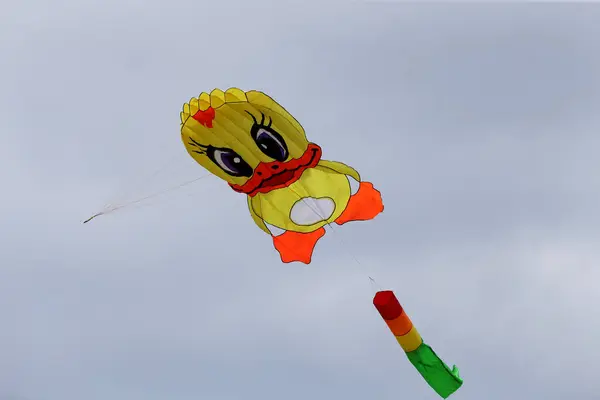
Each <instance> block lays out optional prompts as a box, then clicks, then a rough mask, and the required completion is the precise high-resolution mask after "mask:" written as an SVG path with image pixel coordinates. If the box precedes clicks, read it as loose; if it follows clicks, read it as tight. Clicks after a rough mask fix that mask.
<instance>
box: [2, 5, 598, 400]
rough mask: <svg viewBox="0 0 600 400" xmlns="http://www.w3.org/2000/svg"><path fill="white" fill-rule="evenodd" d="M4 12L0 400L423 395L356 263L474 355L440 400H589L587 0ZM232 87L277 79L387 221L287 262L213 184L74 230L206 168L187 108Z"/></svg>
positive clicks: (456, 359)
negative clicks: (186, 135) (364, 184)
mask: <svg viewBox="0 0 600 400" xmlns="http://www.w3.org/2000/svg"><path fill="white" fill-rule="evenodd" d="M233 10H236V11H235V12H234V11H233ZM3 14H4V15H3V16H2V17H1V18H2V20H1V21H0V51H2V54H3V57H2V60H3V61H2V63H1V66H2V74H0V87H2V88H3V89H2V92H1V93H2V94H1V95H0V106H1V107H0V117H1V118H0V128H1V129H2V146H0V159H1V160H2V161H1V162H0V166H2V168H0V177H2V179H3V181H4V183H5V184H4V187H5V190H4V191H3V194H4V195H3V198H2V204H3V205H4V210H5V213H3V215H2V216H1V222H2V227H3V229H2V230H0V232H1V235H2V239H3V241H4V243H5V246H4V247H3V249H2V251H1V252H0V293H2V295H1V297H0V298H1V299H2V301H0V318H1V321H2V327H3V329H2V330H1V332H0V354H1V357H0V398H2V397H1V395H2V394H5V395H6V397H7V398H11V397H9V396H17V397H19V398H23V399H27V400H29V399H31V400H38V399H39V400H52V399H61V400H63V399H80V398H86V399H90V400H94V399H106V398H115V399H128V400H130V399H145V400H147V399H154V398H156V399H164V398H167V397H168V398H174V399H192V398H211V399H242V398H266V399H270V398H281V397H285V398H289V399H296V398H297V399H300V398H302V399H304V398H325V397H333V398H339V397H344V398H348V399H363V398H367V397H368V398H378V399H396V398H398V397H409V398H424V399H425V398H432V399H433V398H435V393H433V392H432V391H431V390H430V389H429V388H428V387H427V385H426V384H425V383H424V382H422V380H421V379H420V377H419V376H418V375H417V373H416V372H415V371H414V369H413V368H412V366H411V365H410V364H409V363H408V362H407V361H406V360H405V357H404V355H403V354H402V352H401V350H400V349H399V347H398V346H397V345H396V344H395V343H394V339H393V337H391V335H390V334H389V333H388V332H387V331H386V328H385V325H384V324H383V322H382V321H380V318H379V317H378V315H377V314H376V312H375V310H374V309H373V306H372V305H371V296H372V289H371V287H370V285H369V281H368V279H367V278H366V276H367V275H369V274H370V275H372V276H374V277H375V279H377V281H378V283H379V284H381V285H382V286H384V287H386V288H388V287H389V288H392V289H394V290H395V291H396V293H397V294H398V297H399V298H400V301H401V302H402V303H403V304H404V305H405V307H406V310H407V312H408V313H409V314H410V316H411V318H412V319H413V320H414V322H415V324H416V325H417V327H418V328H419V330H420V331H421V333H422V335H423V336H424V338H425V340H426V341H427V342H428V343H430V344H431V345H432V347H433V348H434V349H436V351H437V352H438V353H439V354H440V355H441V356H442V357H443V358H444V359H445V361H446V362H448V363H450V364H452V363H456V364H457V365H458V366H459V367H460V368H461V370H462V371H463V375H464V377H465V385H464V387H463V388H461V389H460V391H459V392H457V393H456V394H455V395H454V396H453V398H456V399H457V400H459V399H465V400H468V399H481V398H485V399H490V400H494V399H506V398H530V399H538V398H539V399H542V398H543V399H545V400H548V399H564V398H566V397H567V396H569V397H570V398H577V399H581V400H587V399H590V400H591V399H593V398H595V397H596V396H597V395H596V393H598V391H599V390H600V387H599V386H598V383H597V381H596V380H595V379H594V377H595V375H596V371H595V360H596V359H597V357H598V355H599V354H598V351H597V350H596V347H595V339H596V338H597V337H598V335H599V334H600V324H599V323H598V322H597V321H596V320H594V319H593V315H594V310H595V309H596V308H597V307H598V306H599V305H600V296H599V294H598V293H600V291H598V281H599V280H600V273H599V272H598V268H597V265H598V262H599V260H600V254H599V251H598V249H597V248H598V246H597V243H598V240H599V239H600V238H599V236H600V235H599V233H598V228H597V226H598V223H599V222H600V221H599V219H598V214H597V210H596V207H597V204H598V203H599V200H600V199H599V197H600V187H599V182H598V178H597V173H596V172H595V171H597V170H598V167H599V166H600V165H599V164H600V161H598V157H596V152H597V149H598V148H599V144H600V143H599V139H598V136H597V135H596V133H597V131H598V128H599V127H600V123H599V119H598V117H597V112H596V108H597V104H598V101H599V100H600V80H599V79H598V77H597V71H598V67H599V66H600V55H599V54H598V52H597V51H596V48H597V43H596V42H597V40H596V38H597V37H598V35H600V32H599V31H600V24H599V23H598V22H599V19H600V14H599V12H598V8H597V7H594V6H592V5H585V6H584V5H572V6H567V5H545V6H541V5H538V6H533V5H527V6H526V5H502V6H501V5H486V6H485V7H483V6H477V5H472V4H471V5H437V6H433V5H431V6H417V5H410V4H396V5H394V4H366V3H365V4H359V3H354V4H352V5H342V4H341V3H338V4H333V3H332V4H329V5H320V6H318V7H317V6H316V5H312V4H310V3H307V4H305V5H303V6H300V5H295V6H292V5H289V6H286V7H283V6H273V5H267V4H266V3H264V6H261V5H259V4H254V3H253V4H252V5H250V4H247V5H245V6H240V5H234V4H233V3H232V4H228V5H223V6H215V5H202V4H199V3H197V2H181V4H179V5H178V6H169V7H167V6H166V3H164V4H163V3H162V2H144V3H143V4H142V3H140V2H133V1H131V2H116V1H115V2H103V3H100V2H95V3H94V2H88V3H86V4H83V3H70V2H66V1H62V2H54V3H53V4H52V5H51V6H50V5H46V4H42V3H39V2H33V1H32V2H27V3H15V4H12V5H11V6H10V8H9V9H8V10H7V11H6V13H3ZM229 86H238V87H241V88H243V89H246V90H248V89H253V88H257V89H262V90H265V91H266V92H268V93H269V94H271V95H273V96H274V97H275V98H276V99H277V100H278V101H280V102H281V103H282V104H283V105H284V106H285V107H286V108H288V109H289V110H290V111H291V112H292V113H293V114H294V115H295V116H296V117H297V118H298V119H299V120H300V121H301V122H302V124H303V125H304V127H305V128H306V130H307V133H308V136H309V139H311V140H313V141H315V142H317V143H319V144H320V145H322V146H323V149H324V152H325V158H327V159H335V160H340V161H345V162H348V164H350V165H352V166H354V167H356V168H357V169H358V170H359V171H360V172H361V174H362V176H363V178H364V179H366V180H369V181H373V182H375V184H376V186H377V187H378V188H380V189H381V191H382V193H383V195H384V201H385V204H386V210H385V212H384V214H382V215H381V216H380V217H379V218H378V219H376V220H374V221H371V222H369V223H355V224H350V225H347V226H344V227H341V228H337V229H335V231H330V232H328V234H327V235H326V236H325V237H324V238H323V239H322V241H321V242H320V243H319V244H318V247H317V250H316V254H315V256H314V263H313V264H312V265H311V266H301V265H282V264H281V263H280V262H279V260H278V256H277V254H276V253H275V251H274V250H273V249H272V248H271V245H270V241H269V238H268V237H265V236H264V235H263V234H261V232H260V231H259V230H258V229H257V228H256V227H255V226H254V225H253V223H252V221H251V219H250V218H249V216H248V213H247V210H246V208H245V199H244V198H243V197H242V196H239V195H235V194H234V193H232V192H231V190H230V189H229V188H227V186H226V185H224V184H223V183H222V182H220V181H218V180H217V179H214V178H212V177H209V178H206V179H203V180H202V181H200V182H198V183H196V184H195V185H193V186H190V187H187V188H184V189H181V190H177V191H175V192H174V193H172V194H170V195H168V196H165V197H163V198H157V199H155V200H153V201H151V202H150V205H149V206H144V207H131V208H129V209H125V210H123V211H119V212H115V213H114V214H112V215H109V216H106V217H102V218H99V219H97V220H96V221H94V223H92V224H89V225H85V226H82V225H81V224H80V221H81V220H83V219H84V218H85V217H86V216H88V215H89V214H91V213H93V212H94V211H95V208H96V207H99V206H101V205H102V203H103V202H104V201H105V200H107V201H111V200H121V198H120V197H119V196H116V195H115V196H113V195H112V193H113V192H115V191H116V192H119V188H122V187H125V188H128V187H129V188H130V189H131V191H132V192H133V193H132V194H130V195H129V198H135V196H136V195H137V196H139V197H141V196H143V195H145V194H147V192H152V191H154V190H157V189H162V188H165V187H168V186H171V185H176V184H178V183H180V182H183V181H185V180H187V179H191V178H194V177H197V176H201V175H203V174H204V172H203V171H202V169H201V168H199V167H198V166H197V165H195V164H194V162H193V161H192V160H191V159H189V157H188V156H187V155H186V154H185V151H184V149H183V146H181V143H180V141H179V132H178V128H179V119H178V112H179V109H180V108H181V105H182V104H183V102H185V101H187V100H188V99H189V98H190V97H192V96H195V95H197V94H198V93H199V92H201V91H204V90H210V89H212V88H214V87H221V88H226V87H229ZM169 160H171V163H170V164H168V166H167V168H166V172H165V173H164V174H162V175H160V176H154V177H151V178H150V179H149V180H148V182H145V183H144V182H139V179H140V178H143V177H147V176H149V175H151V174H152V171H154V170H156V169H157V168H159V167H161V166H162V165H164V164H165V163H166V162H168V161H169ZM173 160H174V161H173ZM134 186H135V187H134ZM138 187H139V188H138ZM111 196H112V197H111ZM132 196H133V197H132ZM231 249H233V250H234V251H232V250H231ZM355 258H356V259H357V260H359V261H358V263H357V262H355V260H354V259H355Z"/></svg>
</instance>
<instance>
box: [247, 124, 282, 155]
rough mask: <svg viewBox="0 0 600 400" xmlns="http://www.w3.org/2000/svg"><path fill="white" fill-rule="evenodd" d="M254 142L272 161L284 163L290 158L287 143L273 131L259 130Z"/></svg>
mask: <svg viewBox="0 0 600 400" xmlns="http://www.w3.org/2000/svg"><path fill="white" fill-rule="evenodd" d="M254 141H255V142H256V145H257V146H258V148H259V149H260V151H262V152H263V153H264V154H266V155H267V156H269V157H271V158H272V159H274V160H277V161H280V162H283V161H285V160H286V159H287V158H288V150H287V146H286V144H285V141H284V140H283V138H282V137H281V136H280V135H279V134H278V133H277V132H275V131H273V130H272V129H266V128H259V129H258V132H257V134H256V135H255V137H254Z"/></svg>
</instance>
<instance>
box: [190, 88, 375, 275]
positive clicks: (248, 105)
mask: <svg viewBox="0 0 600 400" xmlns="http://www.w3.org/2000/svg"><path fill="white" fill-rule="evenodd" d="M312 107H319V104H318V97H317V96H315V97H314V98H313V103H312ZM181 139H182V140H183V144H184V146H185V148H186V150H187V152H188V153H189V155H190V156H191V157H192V158H193V159H194V160H195V161H196V162H197V163H198V164H200V165H201V166H202V167H204V168H205V169H207V170H208V171H209V172H210V173H212V174H213V175H216V176H217V177H219V178H221V179H223V180H225V181H226V182H227V183H228V184H229V186H230V187H231V188H232V189H233V190H234V191H236V192H238V193H244V194H246V195H247V199H248V209H249V210H250V215H251V216H252V219H253V220H254V222H255V224H256V225H257V226H258V227H259V228H260V229H262V230H263V231H264V232H265V233H267V234H269V235H271V236H272V238H273V245H274V247H275V249H276V250H277V251H278V252H279V255H280V257H281V261H283V262H284V263H289V262H294V261H299V262H302V263H305V264H310V262H311V258H312V254H313V250H314V248H315V246H316V243H317V241H318V240H319V239H320V238H321V237H323V235H324V234H325V228H324V227H325V225H330V224H331V223H333V222H335V223H336V224H338V225H342V224H344V223H346V222H350V221H366V220H371V219H373V218H375V217H376V216H377V215H378V214H379V213H381V212H382V211H383V201H382V199H381V193H380V192H379V191H378V190H377V189H375V188H374V187H373V184H371V183H370V182H365V181H361V178H360V175H359V173H358V172H357V171H356V170H355V169H354V168H352V167H350V166H348V165H346V164H343V163H340V162H336V161H326V160H322V159H321V153H322V150H321V147H319V146H318V145H317V144H315V143H312V142H309V141H308V140H307V138H306V135H305V132H304V128H303V127H302V126H301V125H300V123H299V122H298V121H297V120H296V119H295V118H294V117H293V116H292V115H291V114H290V113H289V112H288V111H287V110H286V109H284V108H283V107H282V106H281V105H279V104H278V103H277V102H276V101H275V100H273V99H272V98H271V97H269V96H268V95H266V94H264V93H262V92H259V91H248V92H244V91H242V90H240V89H238V88H230V89H227V90H226V91H225V92H223V91H222V90H220V89H214V90H213V91H212V92H210V93H206V92H203V93H201V94H200V95H199V96H198V97H197V98H192V99H191V100H190V101H189V102H188V103H186V104H184V106H183V112H181Z"/></svg>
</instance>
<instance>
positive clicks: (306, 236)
mask: <svg viewBox="0 0 600 400" xmlns="http://www.w3.org/2000/svg"><path fill="white" fill-rule="evenodd" d="M323 235H325V228H319V229H317V230H316V231H313V232H308V233H300V232H292V231H286V232H284V233H283V234H281V235H279V236H273V245H275V248H276V249H277V251H278V252H279V255H280V256H281V261H283V262H284V263H290V262H293V261H300V262H302V263H304V264H310V259H311V257H312V253H313V250H314V249H315V245H316V244H317V241H318V240H319V239H321V238H322V237H323Z"/></svg>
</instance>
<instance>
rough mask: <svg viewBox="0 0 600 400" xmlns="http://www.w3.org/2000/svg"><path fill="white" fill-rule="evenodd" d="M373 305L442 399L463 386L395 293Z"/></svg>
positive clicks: (382, 296)
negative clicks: (422, 335)
mask: <svg viewBox="0 0 600 400" xmlns="http://www.w3.org/2000/svg"><path fill="white" fill-rule="evenodd" d="M373 305H374V306H375V308H377V311H379V314H380V315H381V317H382V318H383V320H384V321H385V323H386V324H387V326H388V328H390V331H392V334H393V335H394V336H395V337H396V340H397V341H398V343H399V344H400V346H401V347H402V349H403V350H404V352H405V353H406V356H407V357H408V359H409V361H410V362H411V364H412V365H413V366H414V367H415V368H416V369H417V371H419V373H420V374H421V376H422V377H423V378H424V379H425V381H427V383H428V384H429V386H431V388H432V389H433V390H435V392H436V393H437V394H439V395H440V396H441V397H442V398H444V399H446V398H448V397H449V396H450V395H451V394H452V393H454V392H455V391H457V390H458V389H459V388H460V387H461V386H462V384H463V380H462V379H461V378H460V376H459V373H458V368H457V367H456V365H454V366H453V367H452V369H450V368H449V367H448V366H447V365H446V364H444V362H443V361H442V360H441V359H440V358H439V357H438V355H437V354H435V352H434V351H433V349H432V348H431V347H429V346H428V345H426V344H425V343H424V342H423V339H422V338H421V335H420V334H419V332H418V331H417V328H415V327H414V325H413V324H412V321H411V320H410V318H408V316H407V315H406V313H405V312H404V309H403V308H402V306H401V305H400V303H399V302H398V299H397V298H396V296H395V295H394V292H392V291H391V290H385V291H380V292H377V293H376V294H375V297H374V298H373Z"/></svg>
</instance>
